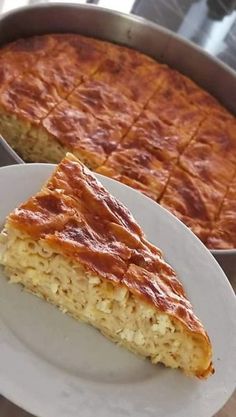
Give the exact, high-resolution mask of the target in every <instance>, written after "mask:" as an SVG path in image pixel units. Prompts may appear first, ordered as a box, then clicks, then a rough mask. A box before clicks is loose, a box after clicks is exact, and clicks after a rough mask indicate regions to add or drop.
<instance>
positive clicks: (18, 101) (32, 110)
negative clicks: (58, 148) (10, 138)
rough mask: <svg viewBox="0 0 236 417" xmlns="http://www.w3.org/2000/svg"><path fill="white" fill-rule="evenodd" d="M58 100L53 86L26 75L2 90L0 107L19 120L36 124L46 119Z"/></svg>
mask: <svg viewBox="0 0 236 417" xmlns="http://www.w3.org/2000/svg"><path fill="white" fill-rule="evenodd" d="M60 100H61V99H60V97H59V96H58V94H57V91H56V90H55V89H54V88H53V86H51V85H50V84H47V83H45V82H43V81H42V80H40V79H39V78H35V77H34V76H33V75H32V74H30V73H28V74H25V75H20V76H18V77H17V78H16V79H15V80H13V81H12V82H10V84H8V85H6V86H5V87H4V88H2V91H1V96H0V106H1V107H2V109H3V110H4V111H6V112H8V113H10V114H15V115H17V116H19V118H20V119H26V120H30V121H31V122H37V121H39V120H40V119H42V118H44V117H46V116H47V114H48V113H49V112H50V110H52V109H53V108H54V107H55V106H56V104H57V103H59V102H60Z"/></svg>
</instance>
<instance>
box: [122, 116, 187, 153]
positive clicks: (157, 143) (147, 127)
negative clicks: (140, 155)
mask: <svg viewBox="0 0 236 417" xmlns="http://www.w3.org/2000/svg"><path fill="white" fill-rule="evenodd" d="M185 142H186V136H185V135H184V134H182V132H180V131H179V130H178V129H176V128H175V127H174V126H170V125H168V124H166V123H164V122H163V121H162V120H160V119H159V117H158V116H156V115H154V114H153V113H151V112H150V111H147V110H144V111H143V112H142V114H141V115H140V116H139V118H138V120H137V121H136V122H135V123H134V125H133V126H132V128H131V129H130V130H129V132H128V134H127V135H126V137H125V138H124V140H122V147H123V148H127V149H138V150H139V151H140V152H142V151H143V150H146V151H148V152H150V153H151V154H152V155H154V156H156V157H157V159H160V160H161V161H162V160H166V161H170V160H174V159H177V157H178V156H179V153H180V151H181V149H182V148H183V146H184V145H185Z"/></svg>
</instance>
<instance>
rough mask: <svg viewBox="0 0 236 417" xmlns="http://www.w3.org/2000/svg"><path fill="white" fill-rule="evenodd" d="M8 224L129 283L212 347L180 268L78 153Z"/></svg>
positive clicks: (132, 288) (66, 162)
mask: <svg viewBox="0 0 236 417" xmlns="http://www.w3.org/2000/svg"><path fill="white" fill-rule="evenodd" d="M8 222H9V223H10V225H11V226H13V227H15V228H17V229H19V230H21V231H22V232H24V233H27V234H28V235H29V236H31V237H32V238H33V239H41V240H42V241H44V242H45V243H47V244H48V245H49V246H50V247H52V248H54V249H56V250H58V251H59V252H61V253H62V254H63V255H65V256H68V257H70V258H72V259H73V260H77V261H79V262H80V263H82V264H83V265H84V266H85V268H88V270H89V271H94V272H96V273H99V275H101V276H102V277H104V278H106V279H108V280H111V281H112V282H115V283H118V284H119V283H120V284H124V285H125V286H127V287H128V288H129V290H130V291H131V292H133V293H135V294H138V295H139V296H140V297H142V298H143V299H145V301H146V302H148V303H150V304H151V305H153V306H155V307H156V308H157V309H158V310H159V311H162V312H166V313H167V314H171V315H172V317H175V318H176V319H178V320H180V321H181V322H182V323H184V325H185V326H186V328H187V329H188V331H191V332H195V333H197V334H198V335H200V336H201V337H203V338H204V339H205V341H207V343H208V345H209V343H210V342H209V339H208V336H207V334H206V332H205V330H204V328H203V326H202V325H201V323H200V322H199V320H198V319H197V318H196V316H195V315H194V313H193V311H192V306H191V304H190V302H189V301H188V300H187V298H186V296H185V293H184V289H183V287H182V285H181V283H180V282H179V281H178V279H177V277H176V274H175V272H174V270H173V269H172V268H171V266H170V265H168V264H167V263H166V262H165V261H164V259H163V258H162V256H161V252H160V251H159V250H158V249H157V248H154V247H153V245H151V244H149V243H148V242H147V241H146V239H145V236H144V234H143V232H142V230H141V229H140V227H139V226H138V225H137V223H136V222H135V220H134V219H133V217H132V215H131V214H130V213H129V211H128V210H127V209H126V208H125V207H124V206H123V205H122V204H121V203H119V202H118V201H117V200H116V199H115V198H114V197H112V196H111V195H110V194H109V193H108V192H107V191H106V190H105V189H104V188H103V187H102V185H101V184H100V183H99V182H98V181H97V180H96V179H95V177H94V176H93V175H92V174H91V172H89V171H88V170H87V169H86V168H85V167H84V166H83V165H82V164H81V163H80V162H79V161H78V160H76V158H74V157H73V156H70V155H68V156H67V157H66V158H65V159H64V160H63V161H62V162H61V163H60V165H59V166H58V167H57V169H56V172H55V173H54V174H53V176H52V178H51V179H50V180H49V181H48V183H47V184H46V185H45V186H44V187H43V189H42V191H41V192H40V193H38V194H36V196H34V197H32V198H30V199H29V200H28V201H27V202H26V203H24V204H22V205H21V206H20V208H18V209H16V210H15V211H14V212H13V213H12V214H11V215H10V216H9V218H8Z"/></svg>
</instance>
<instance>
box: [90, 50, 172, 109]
mask: <svg viewBox="0 0 236 417" xmlns="http://www.w3.org/2000/svg"><path fill="white" fill-rule="evenodd" d="M107 55H108V56H107V58H106V59H105V60H104V61H103V63H102V64H101V66H100V68H99V70H98V71H97V72H96V74H95V75H94V79H95V80H99V81H103V82H105V83H107V84H109V85H112V86H113V87H115V88H117V90H119V91H120V92H121V93H122V94H124V95H125V96H126V97H128V98H129V99H131V100H132V101H134V102H136V103H139V104H140V105H142V106H143V105H145V104H146V103H147V101H148V100H149V99H150V98H151V97H152V95H153V94H154V92H155V91H156V90H157V89H158V88H159V86H160V85H161V83H162V79H163V76H164V69H165V67H164V66H161V65H159V64H157V62H156V61H154V60H152V59H151V58H149V57H147V56H145V55H143V54H141V53H139V52H136V51H134V50H132V49H128V48H124V47H120V46H118V45H111V44H110V47H109V49H108V54H107Z"/></svg>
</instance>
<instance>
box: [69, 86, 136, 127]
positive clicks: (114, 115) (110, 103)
mask: <svg viewBox="0 0 236 417" xmlns="http://www.w3.org/2000/svg"><path fill="white" fill-rule="evenodd" d="M68 102H69V103H71V104H72V105H73V106H75V107H76V108H78V109H80V110H81V111H83V112H86V113H89V114H92V115H93V116H94V117H95V118H96V119H98V120H102V121H105V122H107V123H110V124H111V125H112V127H113V128H115V129H117V130H119V131H121V132H122V135H123V134H125V133H126V132H127V130H128V129H129V127H130V126H131V125H132V124H133V122H134V121H135V119H136V118H137V117H138V115H139V113H140V111H141V109H140V107H139V106H138V105H137V104H136V103H134V102H133V101H131V100H129V99H128V98H127V97H126V96H124V95H123V94H122V93H120V92H119V91H118V90H117V89H116V88H114V87H112V86H111V85H108V84H106V83H104V82H102V81H95V80H89V81H86V82H85V83H83V84H82V85H81V86H79V87H78V88H76V89H75V90H74V91H73V92H72V94H70V96H69V97H68Z"/></svg>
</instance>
